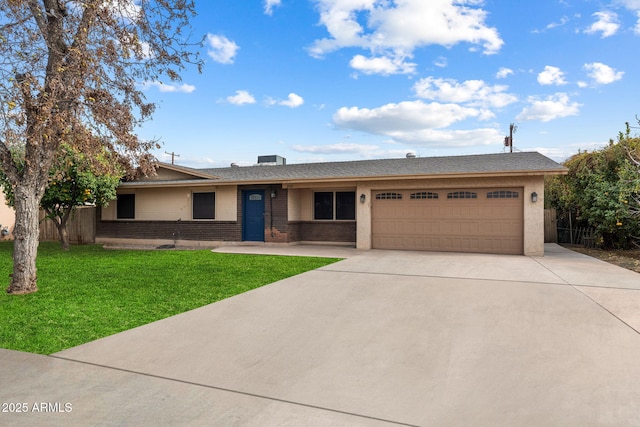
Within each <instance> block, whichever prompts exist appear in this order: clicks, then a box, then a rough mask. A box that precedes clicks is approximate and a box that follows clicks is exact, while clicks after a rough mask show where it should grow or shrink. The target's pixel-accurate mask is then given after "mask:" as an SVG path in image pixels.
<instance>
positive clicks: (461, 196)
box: [447, 191, 478, 199]
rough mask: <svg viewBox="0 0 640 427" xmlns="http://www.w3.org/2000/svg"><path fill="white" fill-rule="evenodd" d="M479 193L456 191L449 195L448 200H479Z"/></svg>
mask: <svg viewBox="0 0 640 427" xmlns="http://www.w3.org/2000/svg"><path fill="white" fill-rule="evenodd" d="M477 198H478V193H474V192H472V191H454V192H452V193H447V199H477Z"/></svg>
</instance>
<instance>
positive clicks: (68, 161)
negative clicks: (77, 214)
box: [0, 144, 124, 250]
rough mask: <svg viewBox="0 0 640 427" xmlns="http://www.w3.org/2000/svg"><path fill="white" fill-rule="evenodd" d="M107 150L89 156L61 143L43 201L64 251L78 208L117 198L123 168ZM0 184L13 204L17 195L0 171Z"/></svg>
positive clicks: (42, 205) (8, 202)
mask: <svg viewBox="0 0 640 427" xmlns="http://www.w3.org/2000/svg"><path fill="white" fill-rule="evenodd" d="M113 157H114V155H113V154H110V153H108V152H104V153H101V154H99V155H96V156H95V157H94V158H92V159H89V158H87V156H85V155H84V154H83V153H80V152H78V151H76V150H74V148H73V147H71V146H69V145H68V144H62V145H61V146H60V149H59V153H58V155H56V158H55V161H54V163H53V166H52V167H51V170H50V171H49V184H48V185H47V188H46V190H45V192H44V195H43V197H42V200H41V201H40V208H41V209H42V210H44V212H45V214H46V218H49V219H51V220H52V221H53V223H54V224H55V226H56V229H57V230H58V237H59V239H60V244H61V246H62V249H63V250H68V249H69V232H68V228H67V225H68V222H69V219H70V218H71V215H72V214H73V212H74V211H75V208H76V207H79V206H87V205H95V206H105V205H107V204H108V203H109V201H111V200H113V199H115V198H116V188H117V187H118V185H119V183H120V180H121V178H122V176H123V175H124V170H123V168H122V167H121V166H120V165H119V164H118V163H117V162H114V161H113V160H114V159H113ZM0 184H1V185H2V187H3V190H4V193H5V199H6V201H7V204H8V205H10V206H12V207H13V206H14V203H15V202H14V194H13V191H12V189H11V185H10V183H9V182H8V180H7V176H6V175H5V174H4V173H2V172H1V171H0Z"/></svg>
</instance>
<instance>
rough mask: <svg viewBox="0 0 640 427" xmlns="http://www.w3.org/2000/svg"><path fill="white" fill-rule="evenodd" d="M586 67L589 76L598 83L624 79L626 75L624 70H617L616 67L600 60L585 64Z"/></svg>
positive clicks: (603, 83)
mask: <svg viewBox="0 0 640 427" xmlns="http://www.w3.org/2000/svg"><path fill="white" fill-rule="evenodd" d="M584 69H585V70H586V71H587V74H588V75H589V77H591V78H592V79H593V81H594V82H595V83H597V84H602V85H606V84H609V83H613V82H615V81H617V80H620V79H622V76H623V75H624V72H623V71H616V70H615V69H614V68H611V67H609V66H608V65H605V64H602V63H600V62H593V63H591V64H584Z"/></svg>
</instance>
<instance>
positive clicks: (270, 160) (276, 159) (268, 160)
mask: <svg viewBox="0 0 640 427" xmlns="http://www.w3.org/2000/svg"><path fill="white" fill-rule="evenodd" d="M286 164H287V159H285V158H284V157H281V156H278V155H275V154H273V155H271V156H258V165H260V166H267V165H286Z"/></svg>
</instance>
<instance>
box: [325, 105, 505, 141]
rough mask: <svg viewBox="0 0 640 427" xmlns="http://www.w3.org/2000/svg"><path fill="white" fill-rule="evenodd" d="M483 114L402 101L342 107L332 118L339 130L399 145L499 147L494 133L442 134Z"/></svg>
mask: <svg viewBox="0 0 640 427" xmlns="http://www.w3.org/2000/svg"><path fill="white" fill-rule="evenodd" d="M486 113H487V112H486V110H481V109H476V108H468V107H462V106H459V105H456V104H440V103H437V102H433V103H429V104H427V103H424V102H423V101H405V102H400V103H397V104H394V103H392V104H386V105H383V106H381V107H378V108H372V109H369V108H358V107H351V108H347V107H343V108H340V109H339V110H338V111H337V112H336V113H335V114H334V115H333V122H334V124H335V125H336V126H337V127H338V128H341V129H352V130H357V131H360V132H365V133H369V134H373V135H381V136H388V137H391V138H392V139H393V140H394V141H396V142H402V143H411V144H424V145H433V146H443V147H444V146H471V145H485V144H495V143H501V142H502V141H503V140H504V136H502V137H500V136H499V135H500V133H499V131H498V130H497V129H473V130H441V128H445V127H448V126H450V125H452V124H454V123H456V122H459V121H462V120H465V119H468V118H475V119H482V118H483V117H484V116H485V115H486ZM489 114H490V113H489Z"/></svg>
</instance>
